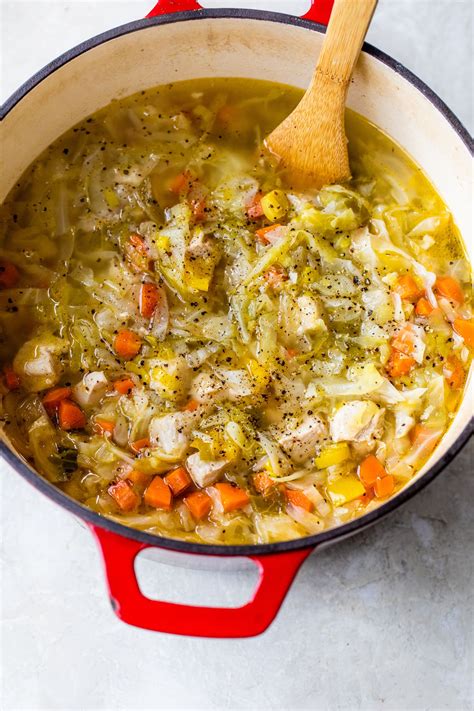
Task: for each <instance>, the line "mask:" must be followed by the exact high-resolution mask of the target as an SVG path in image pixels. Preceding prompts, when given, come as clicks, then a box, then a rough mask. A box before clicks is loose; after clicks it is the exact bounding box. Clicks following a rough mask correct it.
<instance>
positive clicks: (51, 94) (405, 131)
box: [0, 0, 473, 637]
mask: <svg viewBox="0 0 474 711" xmlns="http://www.w3.org/2000/svg"><path fill="white" fill-rule="evenodd" d="M331 8H332V0H313V2H312V3H311V8H310V10H309V11H308V12H307V13H306V15H305V16H304V17H303V18H297V17H293V16H289V15H283V14H279V13H273V12H262V11H247V10H203V9H202V8H201V7H200V6H199V4H198V3H197V2H194V1H193V0H161V2H158V4H157V5H156V7H154V8H153V10H152V11H151V12H150V14H149V15H148V17H147V18H146V19H144V20H138V21H136V22H132V23H130V24H128V25H124V26H122V27H118V28H116V29H113V30H110V31H109V32H106V33H104V34H102V35H99V36H97V37H94V38H93V39H90V40H88V41H86V42H83V43H82V44H80V45H79V46H77V47H76V48H74V49H72V50H71V51H69V52H67V53H66V54H64V55H62V56H61V57H59V59H56V60H55V61H53V62H52V63H51V64H49V65H48V66H47V67H45V68H44V69H43V70H42V71H40V72H39V73H38V74H36V75H35V76H34V77H32V78H31V79H30V80H29V81H28V82H27V83H26V84H25V85H24V86H23V87H21V88H20V89H19V90H18V91H17V92H16V93H15V94H14V95H13V96H12V97H11V98H10V99H9V100H8V101H7V102H6V104H5V105H4V106H3V107H2V110H1V118H2V130H4V138H3V139H2V141H3V146H4V151H3V152H4V161H3V166H4V169H3V172H2V176H1V183H0V199H4V197H5V196H6V194H7V193H8V192H9V190H10V189H11V187H12V185H13V184H14V182H15V180H17V179H18V177H19V176H20V175H21V174H22V172H23V171H24V170H25V169H26V168H27V166H28V165H29V164H30V163H31V162H32V161H33V160H34V159H35V158H36V157H37V156H38V154H39V153H40V152H41V151H42V150H44V149H45V148H46V147H47V146H48V145H49V144H50V143H51V142H52V141H54V140H55V139H56V138H57V137H58V136H59V135H61V134H62V133H63V132H64V131H66V130H67V129H69V128H70V127H71V126H73V125H74V124H76V123H77V122H78V121H80V120H81V119H83V118H84V117H85V116H87V115H89V114H91V113H93V112H94V111H96V110H98V109H99V108H101V107H103V106H105V105H106V104H108V103H109V102H110V101H111V100H112V99H114V98H118V97H123V96H127V95H130V94H133V93H135V92H136V91H139V90H141V89H146V88H149V87H152V86H155V85H158V84H164V83H169V82H171V81H175V80H181V79H192V78H197V77H210V76H235V77H249V78H256V79H269V80H273V81H278V82H282V83H287V84H293V85H296V86H300V87H302V88H304V87H306V86H307V85H308V83H309V79H310V77H311V72H312V69H313V66H314V63H315V59H316V57H317V54H318V51H319V49H320V47H321V43H322V36H323V33H324V31H325V25H326V24H327V21H328V19H329V15H330V12H331ZM348 105H349V106H350V107H351V108H352V109H354V110H356V111H358V112H359V113H360V114H362V115H364V116H366V117H367V118H368V119H369V120H371V121H372V122H373V123H375V124H377V125H378V126H380V127H381V128H382V129H383V130H384V131H385V132H386V133H387V134H389V135H390V136H391V137H392V138H394V139H395V140H396V141H397V142H398V143H399V144H401V145H402V146H403V147H404V148H405V149H406V150H407V151H408V152H409V153H410V154H411V155H412V157H413V158H414V159H415V160H416V161H417V162H418V164H419V165H421V167H422V168H423V169H424V171H425V173H426V174H427V175H428V176H429V177H430V178H431V180H432V182H433V184H434V185H435V187H436V189H437V190H438V192H439V193H440V194H441V196H442V197H443V198H444V200H445V202H446V203H447V205H448V206H449V207H450V209H451V211H452V213H453V216H454V219H455V221H456V222H457V224H458V226H459V227H460V229H461V232H462V233H463V234H465V235H466V234H468V230H469V228H470V205H471V203H470V183H471V151H472V141H471V139H470V137H469V135H468V134H467V132H466V131H465V129H464V128H463V127H462V126H461V124H460V123H459V121H458V120H457V119H456V117H455V116H453V114H452V113H451V112H450V111H449V109H448V108H447V107H446V106H445V105H444V104H443V102H442V101H441V100H440V99H439V98H438V97H437V96H436V95H435V94H433V92H432V91H431V90H430V89H428V87H427V86H426V85H424V84H423V83H422V82H421V81H420V80H419V79H418V78H416V77H415V76H414V75H413V74H411V73H410V72H409V71H408V70H407V69H405V68H404V67H403V66H401V65H400V64H399V63H398V62H396V61H394V60H393V59H391V58H390V57H388V56H387V55H385V54H383V53H382V52H380V51H378V50H377V49H375V48H373V47H371V46H369V45H367V44H366V45H364V49H363V52H362V55H361V57H360V60H359V62H358V65H357V67H356V70H355V73H354V78H353V82H352V84H351V88H350V91H349V95H348ZM471 248H472V245H471ZM470 256H471V260H472V253H471V255H470ZM472 399H473V378H472V373H471V377H470V378H469V379H468V384H467V388H466V394H465V397H464V399H463V402H462V405H461V407H460V408H459V411H458V412H457V414H456V416H455V419H454V421H453V423H452V425H451V427H450V429H449V431H448V432H447V434H446V435H445V437H444V438H443V440H442V442H441V444H440V445H439V447H438V448H437V449H436V450H435V452H434V453H433V455H432V456H431V458H430V460H429V461H428V462H427V463H426V465H425V466H424V467H423V469H422V470H421V471H420V472H419V473H418V475H417V476H416V477H415V478H414V479H413V480H412V481H411V482H410V484H409V485H408V486H407V487H406V488H404V489H403V490H402V491H401V492H400V493H399V494H398V495H396V496H395V497H394V498H393V499H391V500H389V501H387V502H386V503H385V504H383V505H382V506H380V507H379V508H377V509H376V510H374V511H372V512H371V513H368V514H366V515H365V516H362V517H361V518H359V519H357V520H355V521H351V522H350V523H347V524H345V525H343V526H340V527H338V528H334V529H332V530H328V531H324V532H323V533H320V534H317V535H313V536H308V537H306V538H302V539H299V540H292V541H285V542H281V543H271V544H264V545H254V546H248V545H247V546H217V545H205V544H194V543H188V542H183V541H179V540H174V539H170V538H161V537H157V536H154V535H152V534H148V533H144V532H142V531H137V530H134V529H131V528H128V527H126V526H124V525H122V524H119V523H115V522H113V521H110V520H108V519H106V518H104V517H102V516H100V515H98V514H97V513H95V512H93V511H91V510H89V509H86V508H85V507H83V506H82V505H81V504H79V503H78V502H76V501H74V500H73V499H71V498H69V497H68V496H66V495H65V494H63V493H62V492H61V491H60V490H59V489H57V488H55V487H54V486H53V485H52V484H50V483H49V482H47V481H46V480H45V479H43V478H42V477H41V476H39V475H38V474H37V473H36V472H35V471H34V470H33V469H32V468H31V467H30V466H29V465H28V464H27V462H26V461H24V460H23V458H22V457H21V456H20V455H19V454H17V453H16V452H15V451H14V450H13V448H12V447H11V445H10V444H9V442H8V441H6V439H5V437H3V441H2V442H1V443H0V453H1V454H2V456H3V457H4V458H5V459H6V460H7V461H8V462H9V464H10V465H11V466H12V468H13V469H14V470H15V471H17V472H18V473H19V474H20V475H21V476H23V477H24V478H25V479H27V480H28V481H29V482H30V483H31V484H33V486H35V487H36V488H37V489H38V490H39V491H41V492H43V493H44V494H46V496H48V497H49V498H50V499H53V500H54V501H56V502H57V503H58V504H59V505H60V506H63V507H64V508H66V509H68V510H69V511H70V512H71V513H73V514H74V515H75V516H77V517H79V518H80V519H82V520H83V521H85V522H86V524H87V525H88V526H89V528H90V530H91V531H92V533H93V534H94V536H95V538H96V540H97V543H98V545H99V547H100V549H101V552H102V556H103V561H104V567H105V574H106V578H107V583H108V588H109V592H110V598H111V602H112V606H113V609H114V610H115V613H116V614H117V616H118V617H119V618H120V619H121V620H123V621H124V622H127V623H129V624H131V625H135V626H137V627H142V628H146V629H151V630H157V631H160V632H170V633H174V634H183V635H194V636H203V637H204V636H205V637H249V636H253V635H257V634H259V633H261V632H263V631H264V630H265V629H266V628H267V627H268V625H269V624H270V623H271V621H272V620H273V618H274V617H275V615H276V613H277V612H278V609H279V607H280V605H281V603H282V601H283V599H284V597H285V595H286V593H287V591H288V589H289V587H290V585H291V582H292V580H293V578H294V577H295V575H296V573H297V571H298V569H299V567H300V566H301V564H302V563H303V561H304V560H305V559H306V558H307V557H308V556H309V555H310V553H311V552H312V551H314V550H315V549H319V548H320V547H321V546H323V545H327V544H329V543H333V542H335V541H338V540H341V539H342V538H345V537H347V536H349V535H352V534H353V533H356V532H357V531H361V530H363V529H365V528H366V527H367V526H370V525H372V524H373V523H375V522H376V521H378V520H380V519H381V518H383V517H384V516H386V515H387V514H388V513H390V512H391V511H393V510H394V509H396V508H397V507H398V506H400V505H401V504H403V503H404V502H405V501H407V500H408V499H410V498H411V497H412V496H414V495H415V494H416V493H418V492H419V491H420V490H421V489H422V488H423V487H424V486H426V484H428V483H429V482H430V481H432V480H433V479H434V478H435V477H436V476H437V475H438V474H439V473H440V472H441V470H442V469H443V468H444V467H445V466H446V465H447V464H448V462H450V461H451V460H452V459H453V457H454V456H455V454H456V453H457V452H458V451H459V450H460V449H461V447H462V446H463V444H464V443H465V442H466V441H467V439H468V437H469V436H470V434H471V433H472V431H473V419H472V417H471V415H472V411H471V410H472V406H471V404H470V403H471V402H472ZM147 548H160V549H166V550H167V551H169V552H170V553H171V552H174V557H175V558H177V559H178V564H179V558H180V557H181V558H183V557H185V558H188V556H189V554H191V555H192V557H193V560H194V561H195V563H196V567H199V563H200V561H202V559H203V556H206V557H207V556H212V557H213V558H214V559H216V560H219V559H220V561H222V559H223V558H224V557H225V558H226V559H227V563H229V561H232V562H233V561H235V563H238V562H239V560H240V561H241V558H242V557H243V556H244V557H248V558H249V559H250V560H251V561H252V562H253V563H254V564H255V565H256V566H257V567H258V570H259V574H260V577H259V581H258V584H257V587H256V590H255V592H254V594H253V597H252V599H251V600H250V601H249V602H248V603H247V604H245V605H243V606H242V607H238V608H215V607H193V606H189V605H182V604H175V603H170V602H160V601H157V600H151V599H149V598H147V597H145V596H144V595H143V594H142V592H141V590H140V588H139V585H138V582H137V578H136V574H135V567H134V562H135V558H136V556H137V554H138V553H139V552H141V551H143V550H144V549H147ZM183 554H188V556H183ZM226 567H229V565H228V564H227V565H226Z"/></svg>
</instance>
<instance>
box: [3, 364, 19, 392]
mask: <svg viewBox="0 0 474 711" xmlns="http://www.w3.org/2000/svg"><path fill="white" fill-rule="evenodd" d="M3 379H4V381H5V387H6V388H7V389H8V390H18V388H20V387H21V380H20V378H19V377H18V375H17V374H16V373H15V371H14V370H13V368H12V367H11V366H9V365H5V366H4V367H3Z"/></svg>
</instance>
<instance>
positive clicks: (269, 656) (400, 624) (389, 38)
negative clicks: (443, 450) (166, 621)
mask: <svg viewBox="0 0 474 711" xmlns="http://www.w3.org/2000/svg"><path fill="white" fill-rule="evenodd" d="M152 4H153V0H146V1H142V0H127V1H126V2H124V1H122V2H118V1H116V0H113V1H112V0H110V1H109V0H95V2H87V1H84V2H83V1H82V0H76V1H75V2H64V1H62V0H56V1H53V2H43V1H41V0H39V1H37V2H32V1H28V2H25V1H23V0H13V1H12V0H3V1H2V2H1V9H2V40H3V42H2V52H1V59H2V64H3V68H2V96H3V98H5V97H6V96H7V95H8V94H9V93H10V92H11V91H13V90H14V89H15V88H16V87H17V86H18V85H19V84H20V83H21V82H22V81H24V80H25V79H27V78H28V77H29V76H30V75H31V74H32V73H33V72H34V71H36V70H37V69H38V68H40V67H41V66H42V65H43V64H45V63H46V62H47V61H49V60H50V59H52V58H53V57H55V56H57V55H58V54H59V53H61V52H63V51H64V50H66V49H67V48H68V47H70V46H72V45H74V44H76V43H77V42H79V41H81V40H83V39H85V38H86V37H88V36H91V35H93V34H97V33H98V32H101V31H102V30H105V29H107V28H108V27H111V26H113V25H117V24H121V23H124V22H127V21H129V20H132V19H134V18H136V17H140V16H142V15H144V14H145V12H146V11H147V10H148V9H150V7H151V5H152ZM204 4H205V5H206V6H208V7H209V6H211V2H206V3H204ZM218 4H221V5H224V4H225V5H227V6H229V5H231V3H212V6H214V7H215V6H217V5H218ZM235 4H240V5H241V6H242V5H243V4H244V3H241V2H236V3H235ZM306 4H307V3H305V2H283V1H281V2H275V3H270V2H266V3H263V2H260V3H258V2H253V3H252V2H248V3H246V5H247V6H254V7H255V6H257V5H258V7H261V8H264V7H267V8H268V7H270V5H272V6H273V7H274V8H275V9H280V10H282V11H284V10H285V9H286V10H289V9H291V8H294V9H295V11H296V10H297V9H300V8H301V9H304V7H305V5H306ZM471 37H472V3H471V1H470V0H465V1H464V0H430V1H429V2H428V1H425V0H380V2H379V8H378V10H377V14H376V17H375V19H374V22H373V26H372V28H371V30H370V37H369V39H370V41H371V42H372V43H373V44H375V45H376V46H378V47H380V48H381V49H384V50H385V51H387V52H388V53H390V54H392V55H394V56H395V57H396V58H398V59H400V60H401V61H402V62H403V63H405V64H406V65H407V66H408V67H410V68H411V69H412V70H414V71H415V72H416V73H417V74H418V75H419V76H420V77H421V78H423V79H424V80H425V81H426V82H427V83H428V84H429V85H431V86H432V87H433V88H434V89H435V90H436V91H437V92H438V93H439V94H440V95H441V96H442V97H443V98H444V99H445V100H446V102H447V103H448V104H449V105H450V106H451V108H453V109H454V111H455V112H456V113H457V114H458V115H459V116H460V118H461V119H462V120H463V121H464V122H465V124H466V125H467V126H468V127H471V126H472V92H471V90H470V87H471V86H472V71H471V59H470V58H471V51H472V45H471V42H472V41H471ZM0 469H1V472H0V486H1V491H0V496H1V507H2V520H1V530H2V568H1V575H2V577H1V586H0V591H1V622H2V628H1V629H2V635H1V651H2V663H1V670H2V672H3V673H2V677H1V687H0V706H1V708H2V709H4V710H5V711H13V710H16V709H35V710H36V709H38V710H39V709H41V710H44V711H49V710H50V709H60V710H61V711H65V710H66V709H84V710H86V711H92V710H93V709H114V710H115V709H117V710H118V709H132V710H133V709H137V710H138V709H213V710H214V709H216V710H219V711H220V710H221V709H284V710H285V711H287V710H288V711H289V710H293V709H318V710H326V709H327V710H328V711H338V710H347V711H353V710H361V711H366V710H372V709H377V710H378V709H385V710H387V711H388V710H393V711H408V710H416V711H425V710H426V711H428V710H429V711H434V710H437V709H455V710H459V711H461V710H464V709H471V708H472V682H473V676H472V668H473V666H472V662H473V659H472V657H473V615H472V610H473V608H472V582H473V574H472V554H471V551H472V544H473V536H472V520H473V516H472V505H473V493H474V492H473V488H474V487H473V448H472V446H471V447H470V448H469V447H468V448H466V449H465V450H464V451H463V453H462V454H461V455H460V456H458V458H457V459H456V460H455V461H454V462H452V463H451V465H450V466H449V467H448V469H447V470H446V471H445V472H444V473H443V474H442V475H441V476H440V477H439V478H438V479H437V480H436V481H435V482H434V483H433V484H432V485H431V486H430V487H429V488H428V489H425V490H424V491H423V492H422V493H421V494H420V495H418V496H417V497H416V498H415V499H414V500H412V501H411V502H410V503H409V504H408V505H406V506H405V507H404V508H403V509H402V510H399V511H397V512H396V513H395V514H394V515H392V516H391V517H390V518H389V519H388V520H386V521H384V522H382V523H380V524H379V525H377V526H376V527H375V528H372V529H371V530H370V531H368V532H367V533H365V534H361V535H359V536H357V537H356V538H353V539H352V540H349V541H346V542H344V543H341V544H338V545H337V546H335V547H332V548H330V549H327V550H325V551H323V552H321V553H320V554H317V555H314V556H313V557H312V558H311V559H310V560H308V561H307V562H306V564H305V566H304V567H303V569H302V571H301V573H300V575H299V576H298V578H297V580H296V582H295V584H294V585H293V588H292V590H291V592H290V594H289V595H288V597H287V600H286V602H285V603H284V605H283V608H282V610H281V612H280V614H279V616H278V618H277V620H276V621H275V623H274V624H273V625H272V627H271V628H270V630H269V631H268V632H267V633H265V634H264V635H262V636H261V637H258V638H255V639H250V640H242V641H232V640H220V641H218V640H200V639H191V638H179V637H172V636H169V635H159V634H154V633H150V632H144V631H140V630H137V629H133V628H131V627H127V626H125V625H123V624H122V623H120V622H118V620H116V618H115V617H114V615H113V614H112V611H111V609H110V606H109V603H108V600H107V596H106V594H105V587H104V581H103V577H102V571H101V566H100V562H99V558H98V554H97V551H96V549H95V545H94V543H93V541H92V539H91V536H90V535H89V533H88V531H87V530H85V529H84V528H82V527H81V526H79V525H78V524H77V522H76V521H75V520H73V519H72V517H71V516H70V515H69V514H68V513H66V512H65V511H64V510H62V509H60V508H58V507H57V506H55V505H53V504H52V503H51V502H50V501H49V500H47V499H45V498H43V497H42V496H40V495H39V494H38V493H37V492H36V491H34V490H33V489H32V488H31V487H30V486H29V485H28V484H26V483H25V482H24V481H23V480H22V479H21V478H20V477H19V476H17V475H15V473H14V472H12V471H11V470H10V469H9V468H8V467H7V466H6V465H5V464H4V463H3V462H1V463H0ZM146 574H147V577H146V580H147V586H148V589H150V587H151V588H153V589H154V590H155V591H156V592H157V593H158V592H161V593H162V594H164V595H165V597H166V598H167V599H174V600H183V599H185V600H186V601H193V600H194V601H195V602H198V603H201V604H202V603H204V602H205V601H206V600H207V601H209V602H213V603H216V602H223V603H225V602H227V603H229V602H236V601H237V599H238V598H239V596H240V598H241V596H242V595H243V594H244V593H245V591H246V590H248V589H249V584H250V581H251V578H250V577H249V576H248V575H246V574H240V575H238V576H237V575H236V574H230V573H225V574H220V575H217V574H216V573H212V572H183V571H182V570H179V569H175V568H171V567H169V566H158V565H156V564H151V565H150V564H148V565H147V566H146ZM193 591H195V592H193Z"/></svg>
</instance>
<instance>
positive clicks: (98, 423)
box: [94, 417, 115, 435]
mask: <svg viewBox="0 0 474 711" xmlns="http://www.w3.org/2000/svg"><path fill="white" fill-rule="evenodd" d="M94 424H95V428H96V430H97V432H98V433H99V434H102V435H107V434H109V435H111V434H113V432H114V427H115V422H112V420H103V419H102V418H101V417H96V418H95V422H94Z"/></svg>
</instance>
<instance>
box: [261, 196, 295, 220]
mask: <svg viewBox="0 0 474 711" xmlns="http://www.w3.org/2000/svg"><path fill="white" fill-rule="evenodd" d="M261 204H262V210H263V214H264V215H265V217H266V218H267V220H270V222H276V221H277V220H281V219H282V217H284V216H285V215H286V213H287V211H288V208H289V202H288V198H287V197H286V195H285V193H284V192H283V190H271V191H270V192H269V193H267V194H266V195H264V196H263V198H262V199H261Z"/></svg>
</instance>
